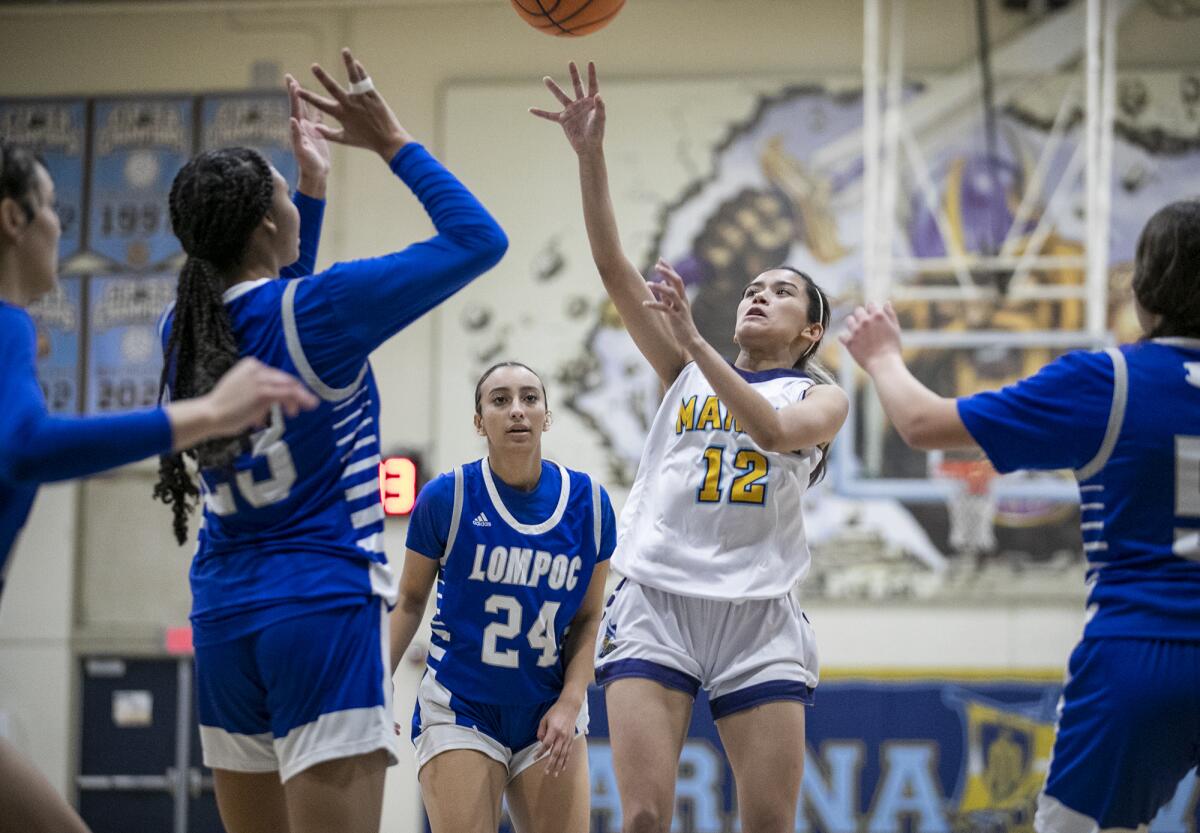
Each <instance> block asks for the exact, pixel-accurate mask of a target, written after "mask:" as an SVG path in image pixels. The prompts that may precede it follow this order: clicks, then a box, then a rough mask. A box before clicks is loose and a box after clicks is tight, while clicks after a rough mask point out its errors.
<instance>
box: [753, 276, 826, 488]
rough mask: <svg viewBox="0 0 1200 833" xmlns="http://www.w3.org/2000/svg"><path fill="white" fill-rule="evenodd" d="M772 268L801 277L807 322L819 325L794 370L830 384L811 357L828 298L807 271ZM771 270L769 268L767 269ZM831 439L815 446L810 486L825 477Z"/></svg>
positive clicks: (823, 324)
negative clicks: (818, 455) (816, 454)
mask: <svg viewBox="0 0 1200 833" xmlns="http://www.w3.org/2000/svg"><path fill="white" fill-rule="evenodd" d="M772 268H774V269H782V270H783V271H785V272H791V273H792V274H793V275H796V276H797V277H799V278H801V279H803V281H804V291H805V294H806V295H807V296H808V323H809V324H820V325H821V338H819V339H816V340H815V341H814V342H813V343H812V344H810V345H808V349H806V350H805V351H804V353H803V354H801V356H800V358H799V359H797V360H796V363H795V364H794V365H792V367H793V368H795V369H796V370H802V371H804V372H805V373H806V374H808V376H809V377H811V378H812V380H813V381H814V382H816V383H817V384H818V385H832V384H833V376H832V375H831V374H830V373H829V371H828V370H826V369H825V367H824V366H823V365H822V364H821V363H820V362H818V361H817V360H816V359H814V358H813V356H814V355H816V352H817V350H819V349H820V347H821V339H823V338H824V337H825V333H827V332H829V317H830V315H831V310H830V308H829V299H828V298H826V297H825V291H824V290H823V289H821V287H819V286H817V282H816V281H814V280H813V279H812V276H811V275H809V274H808V273H807V272H801V271H800V270H799V269H797V268H795V267H794V266H775V267H772ZM767 271H768V272H769V271H771V270H770V269H768V270H767ZM832 443H833V441H832V440H830V441H829V442H827V443H821V444H820V445H818V446H817V448H819V449H821V462H819V463H817V465H816V468H814V469H813V470H812V473H811V474H810V475H809V476H808V485H809V486H812V485H814V484H816V483H819V482H821V479H822V478H823V477H825V469H826V467H827V464H828V462H829V446H830V445H832Z"/></svg>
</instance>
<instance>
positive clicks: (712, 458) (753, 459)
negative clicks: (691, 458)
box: [696, 445, 769, 506]
mask: <svg viewBox="0 0 1200 833" xmlns="http://www.w3.org/2000/svg"><path fill="white" fill-rule="evenodd" d="M725 452H726V448H725V446H722V445H710V446H709V447H708V448H706V449H704V453H703V454H702V455H701V458H700V464H701V465H702V466H704V482H703V483H701V484H700V489H699V491H698V492H697V493H696V500H698V501H699V502H700V503H720V502H721V497H722V489H721V470H722V467H723V464H724V461H725ZM731 453H732V454H733V467H734V469H736V470H737V471H738V472H739V473H738V475H737V476H736V477H734V478H733V482H732V483H731V484H730V486H729V502H730V503H750V504H755V505H758V506H761V505H762V504H764V503H766V500H767V473H768V468H769V466H768V464H767V458H766V457H765V456H764V455H763V454H762V453H760V452H758V451H754V450H753V449H749V448H738V449H734V450H733V451H732V452H731Z"/></svg>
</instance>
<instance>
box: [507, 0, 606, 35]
mask: <svg viewBox="0 0 1200 833" xmlns="http://www.w3.org/2000/svg"><path fill="white" fill-rule="evenodd" d="M510 2H512V5H513V8H514V9H516V10H517V14H519V15H520V16H521V17H522V19H524V21H525V22H526V23H528V24H529V25H530V26H532V27H533V28H534V29H537V30H538V31H539V32H545V33H546V34H547V35H554V36H555V37H559V38H567V37H575V36H578V35H589V34H591V33H592V32H595V31H597V30H599V29H603V28H604V27H605V26H607V25H608V24H609V22H610V21H611V20H612V19H613V18H614V17H616V16H617V12H619V11H621V7H622V6H624V5H625V0H510Z"/></svg>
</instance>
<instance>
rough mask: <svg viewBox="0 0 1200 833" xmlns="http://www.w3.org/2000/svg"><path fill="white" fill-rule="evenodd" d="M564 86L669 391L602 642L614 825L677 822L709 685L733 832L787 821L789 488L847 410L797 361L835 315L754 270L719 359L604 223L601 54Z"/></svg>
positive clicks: (616, 262) (674, 290)
mask: <svg viewBox="0 0 1200 833" xmlns="http://www.w3.org/2000/svg"><path fill="white" fill-rule="evenodd" d="M570 72H571V79H572V82H573V85H574V93H575V95H574V97H573V98H572V97H571V96H569V95H567V94H566V93H565V92H563V91H562V90H561V89H560V88H559V87H558V86H557V85H556V84H555V83H554V82H553V81H552V80H550V79H549V78H547V79H546V85H547V87H548V88H549V89H550V91H551V92H552V93H553V94H554V96H555V97H556V98H557V99H558V101H559V102H560V103H561V104H562V106H563V110H561V111H560V112H548V111H545V110H536V109H535V110H533V111H532V112H533V114H534V115H536V116H540V117H541V118H545V119H548V120H550V121H554V122H557V123H558V124H559V125H560V126H561V127H562V128H563V132H564V133H565V134H566V137H567V140H568V141H569V142H570V144H571V147H572V148H573V149H574V150H575V152H576V154H577V155H578V157H579V174H580V182H581V187H582V191H583V208H584V219H585V221H586V224H587V230H588V238H589V240H590V242H591V248H592V256H593V258H594V260H595V262H596V267H597V269H598V270H599V272H600V276H601V279H602V280H603V282H604V287H605V289H606V290H607V291H608V294H609V296H610V297H611V298H612V301H613V303H614V304H615V305H616V308H617V311H618V312H619V313H620V315H621V319H622V320H623V321H624V323H625V326H626V328H627V329H628V330H629V333H630V335H631V336H632V337H633V340H634V342H635V343H636V344H637V346H638V348H639V349H640V350H641V352H642V354H643V355H644V356H645V357H646V359H647V360H648V361H649V362H650V364H651V365H652V366H653V367H654V370H655V372H656V373H657V374H658V376H659V378H660V379H661V380H662V383H663V386H664V388H665V389H666V393H665V395H664V398H663V402H662V405H661V406H660V408H659V411H658V414H657V416H656V417H655V419H654V423H653V425H652V427H651V429H650V434H649V436H648V437H647V440H646V446H645V450H644V452H643V456H642V461H641V465H640V466H639V468H638V474H637V480H636V482H635V483H634V486H633V490H632V491H631V492H630V495H629V501H628V504H627V505H626V507H625V512H624V516H623V518H622V521H621V527H620V533H619V537H618V544H617V552H616V554H615V555H614V557H613V561H614V567H615V569H616V570H617V571H619V572H621V573H622V574H623V575H625V576H626V578H625V579H624V580H623V581H622V582H621V583H620V584H619V585H618V587H617V590H616V592H615V593H614V594H613V596H612V598H610V599H609V601H608V603H607V605H606V608H605V615H604V620H603V621H602V623H601V632H600V638H599V640H598V642H597V665H596V678H597V680H598V681H599V682H600V683H602V684H603V685H605V697H606V701H607V705H608V718H609V727H610V732H611V736H612V750H613V766H614V768H615V770H616V776H617V787H618V789H619V791H620V793H621V807H622V813H623V815H624V830H625V831H626V833H631V831H665V830H667V829H668V828H669V827H670V826H671V816H672V812H673V809H674V803H675V801H674V793H675V776H676V771H677V768H678V763H679V755H680V752H681V749H682V746H683V741H684V738H685V736H686V733H687V727H688V723H689V720H690V716H691V709H692V702H693V698H694V697H695V695H696V693H697V691H698V690H699V688H700V687H701V686H703V687H704V688H705V689H706V690H707V691H708V693H709V697H710V707H711V709H712V712H713V717H714V719H715V720H716V724H717V728H718V731H719V732H720V734H721V740H722V743H723V744H724V746H725V750H726V752H727V754H728V756H729V761H730V764H731V765H732V767H733V773H734V779H735V781H736V784H737V804H738V812H739V816H740V818H741V825H742V827H741V829H742V830H743V831H745V833H758V832H759V831H767V830H771V831H774V830H791V829H792V828H793V825H794V822H795V817H796V809H797V800H798V798H799V791H800V776H801V773H802V771H803V766H804V704H805V703H808V702H811V698H812V690H813V687H814V686H816V684H817V674H818V669H817V652H816V646H815V644H814V640H813V634H812V630H811V628H810V627H809V625H808V622H807V619H806V618H805V617H804V614H803V613H802V612H801V611H800V609H799V607H798V605H797V602H796V600H795V599H794V598H793V596H792V595H791V590H792V588H793V586H794V585H795V584H796V582H798V581H800V580H801V579H802V578H803V577H804V574H805V573H806V572H807V569H808V561H809V555H808V550H807V547H806V545H805V542H804V525H803V521H802V519H801V515H800V497H801V495H802V494H803V492H804V490H805V488H807V487H808V485H809V484H810V482H811V481H813V480H814V479H815V478H818V477H820V474H821V470H822V469H823V466H824V450H825V447H827V445H828V443H829V442H830V441H831V440H832V439H833V437H834V435H835V434H836V433H837V431H838V429H839V428H841V426H842V422H843V421H844V420H845V418H846V413H847V410H848V402H847V399H846V396H845V394H844V393H843V392H842V391H841V390H840V389H838V388H837V387H835V386H833V385H829V384H821V385H817V384H815V383H814V382H815V380H814V378H813V376H812V375H811V368H809V362H810V360H811V358H812V356H813V355H814V354H815V353H816V351H817V349H818V347H819V345H820V342H821V337H822V335H823V334H824V332H825V328H826V327H827V326H828V323H829V304H828V301H827V300H826V298H825V297H824V295H823V293H822V292H821V290H820V289H819V288H818V287H817V286H816V284H814V283H813V281H812V279H811V278H809V277H808V276H807V275H804V274H803V273H801V272H799V271H797V270H794V269H791V268H788V267H780V268H775V269H769V270H767V271H766V272H763V273H762V274H761V275H758V276H754V275H748V276H747V279H748V281H749V283H748V285H747V287H746V289H745V292H744V294H743V297H742V300H741V302H740V303H739V305H738V315H737V325H736V328H735V333H734V338H735V341H736V342H737V344H738V346H739V350H740V352H739V355H738V358H737V360H736V361H735V362H734V364H733V365H730V364H728V363H727V362H726V361H725V360H724V359H723V358H722V357H721V356H720V354H719V353H718V352H717V351H716V350H715V349H714V348H713V347H712V346H711V345H710V344H708V342H706V341H705V340H704V338H703V337H702V336H701V335H700V333H699V332H698V330H697V328H696V325H695V322H694V321H693V319H692V313H691V308H690V306H689V303H688V297H687V293H686V290H685V287H684V283H683V280H682V278H680V276H679V275H678V274H676V272H675V271H674V270H673V269H672V268H671V267H669V266H668V265H667V264H665V263H664V262H661V261H660V262H659V264H658V266H657V271H658V273H659V275H660V277H661V282H658V283H650V284H648V283H647V282H646V281H645V280H644V279H643V277H642V276H641V274H639V273H638V271H637V269H636V268H635V267H634V266H633V264H632V263H631V262H630V261H629V259H628V257H626V255H625V253H624V251H623V250H622V248H621V242H620V238H619V236H618V233H617V226H616V219H615V217H614V216H613V210H612V203H611V199H610V197H609V191H608V177H607V172H606V168H605V161H604V152H603V138H604V104H603V102H602V100H601V99H600V96H599V87H598V84H597V81H596V72H595V67H594V66H592V65H589V66H588V81H587V90H586V91H585V90H584V86H583V82H582V80H581V78H580V76H579V71H578V69H577V68H576V67H575V65H574V64H572V65H571V67H570Z"/></svg>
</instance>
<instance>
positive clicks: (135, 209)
mask: <svg viewBox="0 0 1200 833" xmlns="http://www.w3.org/2000/svg"><path fill="white" fill-rule="evenodd" d="M94 106H95V109H94V115H93V119H92V166H91V167H92V170H91V199H90V211H89V217H88V248H89V249H90V250H91V251H92V252H94V253H96V254H97V255H100V256H101V257H102V258H104V259H105V260H107V261H108V266H107V267H106V271H124V270H127V269H132V270H139V271H140V270H149V269H155V268H161V267H162V266H163V265H164V264H165V263H166V262H167V261H168V260H169V259H170V258H171V257H172V256H174V255H176V254H177V253H178V252H179V243H178V242H177V241H176V240H175V235H174V234H172V232H171V221H170V217H169V215H168V213H167V197H168V195H169V194H170V193H171V182H172V181H173V180H174V179H175V174H176V173H177V172H178V171H179V169H180V168H181V167H183V164H184V163H185V162H186V161H187V160H188V158H189V157H190V156H191V151H192V109H193V100H192V99H191V98H173V99H148V100H128V101H126V100H118V101H98V102H96V104H95V105H94Z"/></svg>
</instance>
